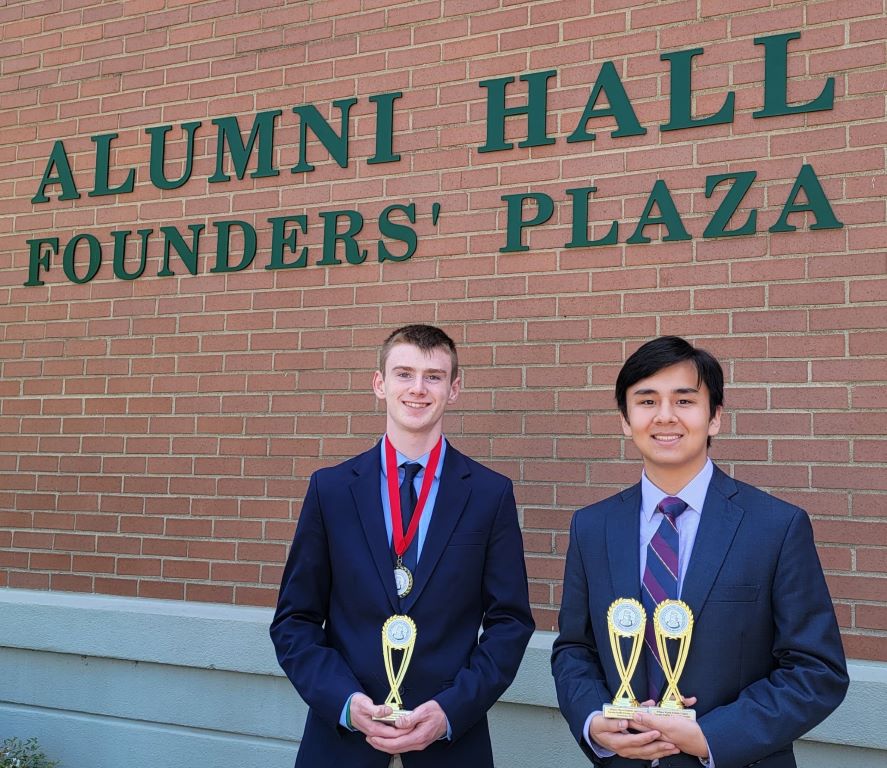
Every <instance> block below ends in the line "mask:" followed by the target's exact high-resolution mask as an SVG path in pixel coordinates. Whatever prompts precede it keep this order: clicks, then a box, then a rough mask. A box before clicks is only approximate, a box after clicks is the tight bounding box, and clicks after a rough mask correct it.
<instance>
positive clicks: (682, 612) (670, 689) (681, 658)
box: [650, 600, 696, 720]
mask: <svg viewBox="0 0 887 768" xmlns="http://www.w3.org/2000/svg"><path fill="white" fill-rule="evenodd" d="M653 629H654V630H655V632H656V648H657V650H658V651H659V659H660V661H661V663H662V671H663V672H664V673H665V680H666V682H667V685H666V688H665V693H664V694H663V696H662V701H660V702H659V706H658V707H650V714H652V715H678V716H680V717H688V718H690V719H691V720H695V719H696V710H693V709H688V708H687V707H685V706H684V703H683V700H682V698H681V692H680V691H679V690H678V680H680V678H681V673H682V672H683V671H684V666H685V665H686V663H687V654H688V653H689V652H690V637H691V635H692V634H693V612H692V611H691V610H690V606H689V605H687V604H686V603H684V602H681V601H680V600H663V601H662V602H661V603H659V605H657V606H656V611H655V613H654V614H653ZM669 640H674V641H677V644H678V648H677V655H676V656H675V660H674V663H672V659H671V657H670V656H669V655H668V641H669Z"/></svg>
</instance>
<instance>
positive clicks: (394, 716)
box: [373, 709, 413, 723]
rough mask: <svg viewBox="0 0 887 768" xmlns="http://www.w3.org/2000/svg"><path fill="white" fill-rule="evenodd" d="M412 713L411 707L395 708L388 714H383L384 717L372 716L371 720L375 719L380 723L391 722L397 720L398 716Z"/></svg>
mask: <svg viewBox="0 0 887 768" xmlns="http://www.w3.org/2000/svg"><path fill="white" fill-rule="evenodd" d="M411 714H413V710H412V709H395V710H394V711H393V712H392V713H391V714H390V715H385V717H374V718H373V720H377V721H379V722H382V723H393V722H394V721H395V720H397V718H398V717H403V716H404V715H411Z"/></svg>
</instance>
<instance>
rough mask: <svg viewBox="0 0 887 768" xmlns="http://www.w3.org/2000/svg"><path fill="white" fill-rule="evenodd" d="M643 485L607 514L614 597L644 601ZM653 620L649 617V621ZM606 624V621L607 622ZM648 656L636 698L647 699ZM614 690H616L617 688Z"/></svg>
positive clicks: (639, 671)
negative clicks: (641, 539)
mask: <svg viewBox="0 0 887 768" xmlns="http://www.w3.org/2000/svg"><path fill="white" fill-rule="evenodd" d="M640 510H641V486H640V483H638V484H637V485H633V486H632V487H631V488H627V489H626V490H624V491H623V492H622V493H621V494H620V497H619V501H618V502H617V503H616V505H615V506H612V507H610V509H609V511H608V513H607V534H606V535H607V559H608V560H609V565H610V579H611V581H612V587H613V598H614V599H617V598H621V597H627V598H633V599H636V600H640V598H641V563H640V545H639V543H638V542H639V541H640V538H641V514H640ZM652 619H653V617H652V616H648V617H647V621H652ZM605 621H606V619H605ZM646 680H647V666H646V654H644V653H642V654H641V658H640V661H639V663H638V666H637V668H636V669H635V673H634V675H632V678H631V686H632V689H633V690H634V693H635V695H636V696H639V697H640V698H641V699H643V698H644V692H645V691H646V690H647V682H646ZM614 690H615V689H614Z"/></svg>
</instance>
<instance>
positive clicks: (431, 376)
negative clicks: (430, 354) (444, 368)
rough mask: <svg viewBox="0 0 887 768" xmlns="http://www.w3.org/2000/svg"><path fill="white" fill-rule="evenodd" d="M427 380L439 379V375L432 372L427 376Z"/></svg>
mask: <svg viewBox="0 0 887 768" xmlns="http://www.w3.org/2000/svg"><path fill="white" fill-rule="evenodd" d="M428 380H429V381H440V375H439V374H437V373H432V374H431V375H430V376H429V377H428Z"/></svg>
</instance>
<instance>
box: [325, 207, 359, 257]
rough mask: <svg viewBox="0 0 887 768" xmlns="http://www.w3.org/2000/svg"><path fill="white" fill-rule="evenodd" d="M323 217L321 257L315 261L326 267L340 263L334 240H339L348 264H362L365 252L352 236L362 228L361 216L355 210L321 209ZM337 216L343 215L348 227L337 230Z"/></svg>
mask: <svg viewBox="0 0 887 768" xmlns="http://www.w3.org/2000/svg"><path fill="white" fill-rule="evenodd" d="M320 216H321V218H322V219H323V258H322V259H321V260H320V261H318V262H317V263H318V264H319V265H320V266H323V267H328V266H331V265H332V264H341V263H342V262H341V261H340V260H339V259H337V258H336V242H337V241H339V240H341V241H342V243H343V244H344V245H345V258H346V259H347V260H348V263H349V264H363V262H364V261H366V257H367V252H366V251H365V250H364V251H361V250H360V247H359V246H358V245H357V241H356V240H355V239H354V236H355V235H356V234H357V233H358V232H360V230H361V229H363V216H361V215H360V213H358V212H357V211H321V212H320ZM339 216H345V217H346V218H347V219H348V220H349V222H350V223H349V225H348V229H346V230H345V231H344V232H339V231H338V229H339Z"/></svg>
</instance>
